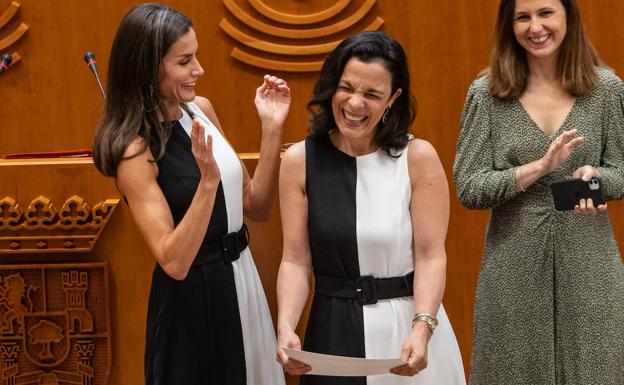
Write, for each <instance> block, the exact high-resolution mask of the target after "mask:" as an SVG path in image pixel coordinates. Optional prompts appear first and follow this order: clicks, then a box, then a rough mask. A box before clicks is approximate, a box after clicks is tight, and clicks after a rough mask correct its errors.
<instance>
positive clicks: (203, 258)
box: [193, 223, 249, 266]
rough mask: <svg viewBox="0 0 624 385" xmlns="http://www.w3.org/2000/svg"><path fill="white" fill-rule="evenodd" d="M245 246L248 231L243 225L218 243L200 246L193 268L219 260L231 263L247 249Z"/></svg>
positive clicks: (247, 243) (247, 239) (247, 242)
mask: <svg viewBox="0 0 624 385" xmlns="http://www.w3.org/2000/svg"><path fill="white" fill-rule="evenodd" d="M247 245H249V231H248V230H247V225H246V224H244V223H243V226H242V227H241V228H240V230H238V231H237V232H232V233H229V234H226V235H224V236H223V237H222V238H221V241H220V242H219V241H217V242H212V243H209V244H207V245H202V247H201V248H200V249H199V253H198V255H197V257H195V260H194V261H193V266H198V265H204V264H206V263H211V262H216V261H220V260H222V261H224V262H225V263H232V262H234V261H236V260H237V259H238V258H239V257H240V253H241V252H242V251H243V250H245V249H246V248H247Z"/></svg>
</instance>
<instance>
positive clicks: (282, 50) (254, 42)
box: [219, 19, 383, 55]
mask: <svg viewBox="0 0 624 385" xmlns="http://www.w3.org/2000/svg"><path fill="white" fill-rule="evenodd" d="M379 20H380V21H381V24H383V20H382V19H379ZM381 24H380V23H379V22H378V20H375V21H373V22H372V23H371V24H369V25H368V26H367V27H366V28H364V31H374V30H377V29H378V28H379V26H381ZM219 26H220V27H221V29H222V30H223V31H224V32H225V33H227V34H228V35H229V36H230V37H232V38H233V39H235V40H237V41H238V42H240V43H242V44H244V45H246V46H248V47H251V48H254V49H257V50H259V51H264V52H270V53H275V54H283V55H318V54H324V53H328V52H329V51H331V50H332V49H334V48H335V47H336V46H337V45H338V44H339V43H340V42H341V40H337V41H332V42H329V43H324V44H312V45H288V44H277V43H270V42H267V41H264V40H260V39H258V38H255V37H252V36H249V35H246V34H245V33H243V32H241V31H239V30H238V29H236V27H234V26H233V25H232V24H230V22H229V21H227V20H225V19H223V20H221V22H220V23H219Z"/></svg>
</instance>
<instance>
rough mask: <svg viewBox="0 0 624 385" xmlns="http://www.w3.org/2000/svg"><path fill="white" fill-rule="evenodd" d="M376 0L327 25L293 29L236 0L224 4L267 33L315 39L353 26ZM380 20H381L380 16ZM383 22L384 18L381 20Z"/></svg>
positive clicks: (225, 1)
mask: <svg viewBox="0 0 624 385" xmlns="http://www.w3.org/2000/svg"><path fill="white" fill-rule="evenodd" d="M375 1H376V0H366V1H365V2H364V4H362V6H361V7H360V8H359V9H358V10H357V11H355V12H354V13H353V14H351V15H350V16H349V17H347V18H345V19H342V20H340V21H337V22H336V23H332V24H330V25H328V26H325V27H320V28H312V29H292V28H281V27H275V26H272V25H269V24H266V23H263V22H262V21H260V20H258V19H255V18H254V17H253V16H250V15H249V14H248V13H246V12H245V11H244V10H242V9H241V8H240V7H239V6H238V5H237V4H236V2H235V1H234V0H223V4H224V5H225V6H226V8H227V9H228V10H229V11H230V12H232V14H233V15H234V16H236V18H237V19H238V20H240V21H241V22H243V23H244V24H246V25H247V26H249V27H251V28H253V29H255V30H257V31H260V32H263V33H266V34H267V35H272V36H279V37H285V36H287V37H289V38H293V39H313V38H318V37H323V36H328V35H333V34H335V33H338V32H341V31H344V30H345V29H347V28H349V27H351V26H353V25H354V24H356V23H357V22H358V21H360V20H362V18H363V17H364V16H366V14H367V13H368V12H369V11H370V10H371V8H372V7H373V5H374V4H375ZM378 20H381V19H379V18H378ZM381 22H382V23H383V20H382V21H381Z"/></svg>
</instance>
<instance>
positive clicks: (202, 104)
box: [193, 96, 223, 135]
mask: <svg viewBox="0 0 624 385" xmlns="http://www.w3.org/2000/svg"><path fill="white" fill-rule="evenodd" d="M193 103H195V105H196V106H197V107H199V109H200V110H201V111H202V112H203V113H204V115H206V116H207V117H208V119H210V121H211V122H212V124H214V125H215V126H216V127H217V129H218V130H219V131H220V132H221V134H222V135H223V128H221V123H219V118H217V113H216V112H215V110H214V108H213V107H212V103H210V100H208V99H207V98H205V97H203V96H196V97H195V99H194V100H193Z"/></svg>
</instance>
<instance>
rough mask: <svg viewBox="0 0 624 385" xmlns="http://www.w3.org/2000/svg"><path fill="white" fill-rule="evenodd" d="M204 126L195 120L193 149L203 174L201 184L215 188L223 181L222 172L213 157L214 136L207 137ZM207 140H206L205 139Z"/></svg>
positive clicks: (192, 134) (192, 131)
mask: <svg viewBox="0 0 624 385" xmlns="http://www.w3.org/2000/svg"><path fill="white" fill-rule="evenodd" d="M205 135H206V134H205V130H204V126H202V125H201V124H200V123H199V120H197V119H193V128H192V129H191V149H192V152H193V157H195V161H196V162H197V166H198V167H199V171H200V174H201V181H200V184H201V183H204V184H205V185H206V186H208V187H214V186H216V185H218V184H219V181H220V180H221V172H220V171H219V167H218V166H217V162H216V161H215V159H214V157H213V155H212V136H210V135H208V137H205ZM204 138H205V139H204Z"/></svg>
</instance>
